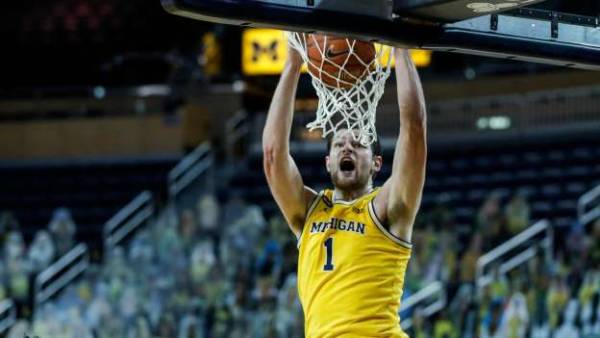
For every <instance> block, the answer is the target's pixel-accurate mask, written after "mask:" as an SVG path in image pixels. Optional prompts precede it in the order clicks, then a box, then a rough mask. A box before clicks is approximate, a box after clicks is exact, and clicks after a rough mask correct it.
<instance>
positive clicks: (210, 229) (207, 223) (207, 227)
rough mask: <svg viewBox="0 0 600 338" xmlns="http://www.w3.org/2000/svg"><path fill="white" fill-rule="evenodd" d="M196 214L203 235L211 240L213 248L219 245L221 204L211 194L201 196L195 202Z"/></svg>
mask: <svg viewBox="0 0 600 338" xmlns="http://www.w3.org/2000/svg"><path fill="white" fill-rule="evenodd" d="M196 215H197V217H198V224H199V225H200V231H201V233H202V235H203V236H206V237H209V238H211V239H212V240H213V246H214V247H215V248H217V247H218V245H219V225H220V224H219V218H220V215H221V206H220V205H219V202H218V201H217V199H216V198H215V196H214V195H212V194H206V195H204V196H202V197H201V198H200V199H199V200H198V203H197V204H196Z"/></svg>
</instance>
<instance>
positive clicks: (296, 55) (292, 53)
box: [287, 45, 304, 68]
mask: <svg viewBox="0 0 600 338" xmlns="http://www.w3.org/2000/svg"><path fill="white" fill-rule="evenodd" d="M287 63H288V64H289V65H291V66H294V67H297V68H300V67H302V64H303V63H304V60H302V55H300V52H298V51H297V50H296V49H295V48H294V47H292V46H290V45H288V59H287Z"/></svg>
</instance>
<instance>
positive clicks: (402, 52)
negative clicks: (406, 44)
mask: <svg viewBox="0 0 600 338" xmlns="http://www.w3.org/2000/svg"><path fill="white" fill-rule="evenodd" d="M409 55H410V53H409V50H408V49H406V48H399V47H394V57H395V58H396V60H398V59H401V58H403V57H405V56H409Z"/></svg>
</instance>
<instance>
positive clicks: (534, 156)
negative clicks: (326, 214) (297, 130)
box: [230, 136, 600, 226]
mask: <svg viewBox="0 0 600 338" xmlns="http://www.w3.org/2000/svg"><path fill="white" fill-rule="evenodd" d="M494 145H497V146H500V144H494V143H492V144H487V145H486V143H485V141H483V142H479V143H476V144H472V143H467V144H465V143H462V144H461V143H457V144H454V145H446V146H444V145H441V146H438V147H436V146H435V145H434V146H430V153H429V159H428V161H429V162H428V166H427V178H426V182H425V190H424V196H423V202H422V210H423V211H424V212H427V210H430V209H431V208H432V207H433V206H434V205H435V203H436V199H437V198H438V197H439V195H440V194H444V195H446V196H447V200H448V201H447V203H448V205H449V206H450V207H452V208H453V209H454V212H455V214H456V218H457V222H459V223H466V222H470V221H471V220H472V217H473V215H474V214H475V212H476V210H477V208H478V207H479V206H480V205H481V203H482V202H483V200H484V199H485V198H486V197H487V196H488V195H489V194H490V193H491V192H492V191H496V192H497V193H498V194H500V195H501V197H502V200H506V198H508V197H510V196H511V195H512V194H513V193H516V192H522V193H523V194H524V195H525V196H527V197H528V199H529V200H530V201H532V202H533V204H532V218H533V219H543V218H551V219H553V220H554V221H555V224H556V225H559V226H560V225H568V224H569V222H570V221H571V220H572V219H573V218H574V217H575V214H574V211H573V210H575V205H576V199H577V198H578V197H579V196H580V195H581V194H583V193H584V192H585V191H587V190H589V189H591V188H592V187H594V186H596V185H598V184H600V164H599V163H598V162H597V161H595V160H594V159H597V158H598V157H599V156H600V147H599V143H598V140H597V139H596V140H595V141H594V142H590V140H589V139H580V140H577V139H576V138H575V139H573V138H572V136H571V137H569V138H566V137H562V136H561V139H555V140H554V141H553V142H550V143H539V142H537V141H535V140H529V141H527V140H525V141H524V142H521V143H520V144H517V145H512V146H510V145H507V146H504V147H502V148H500V149H498V148H496V149H492V148H491V147H493V146H494ZM257 148H258V147H256V148H255V149H257ZM316 148H317V150H316V151H299V152H297V153H295V154H294V157H295V159H296V162H297V163H298V164H299V167H300V170H301V171H302V173H303V179H304V182H305V184H307V185H309V186H312V187H315V188H319V187H327V186H329V184H330V183H329V178H328V175H327V172H326V171H325V168H324V159H323V158H324V155H325V147H324V146H322V147H320V148H319V147H316ZM383 157H384V163H386V161H387V165H385V164H384V168H383V172H382V173H381V175H379V177H387V176H388V175H389V171H390V169H391V167H390V162H389V161H391V158H392V153H391V149H390V148H384V154H383ZM237 172H238V173H239V174H238V175H237V176H236V177H234V178H233V180H232V182H231V184H230V186H231V188H233V189H234V191H235V193H237V194H239V195H240V196H242V197H244V198H245V199H247V200H252V201H257V202H258V203H259V205H260V206H261V207H262V208H263V210H265V212H267V214H271V213H273V212H276V210H277V209H276V205H275V204H274V203H272V198H271V195H270V193H269V191H268V187H267V186H266V183H265V181H264V178H263V172H262V153H261V152H260V151H255V152H254V153H253V154H252V155H251V157H250V159H249V160H248V166H247V170H246V171H240V170H238V171H237ZM376 184H377V182H376ZM379 184H381V182H379ZM257 186H258V187H259V188H257Z"/></svg>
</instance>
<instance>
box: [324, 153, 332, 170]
mask: <svg viewBox="0 0 600 338" xmlns="http://www.w3.org/2000/svg"><path fill="white" fill-rule="evenodd" d="M329 163H330V161H329V156H325V169H327V172H328V173H330V172H331V169H329Z"/></svg>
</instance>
